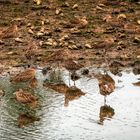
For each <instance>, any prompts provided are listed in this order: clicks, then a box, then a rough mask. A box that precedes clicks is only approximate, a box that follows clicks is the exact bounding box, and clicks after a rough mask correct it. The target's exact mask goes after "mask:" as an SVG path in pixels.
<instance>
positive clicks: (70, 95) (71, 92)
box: [1, 50, 115, 127]
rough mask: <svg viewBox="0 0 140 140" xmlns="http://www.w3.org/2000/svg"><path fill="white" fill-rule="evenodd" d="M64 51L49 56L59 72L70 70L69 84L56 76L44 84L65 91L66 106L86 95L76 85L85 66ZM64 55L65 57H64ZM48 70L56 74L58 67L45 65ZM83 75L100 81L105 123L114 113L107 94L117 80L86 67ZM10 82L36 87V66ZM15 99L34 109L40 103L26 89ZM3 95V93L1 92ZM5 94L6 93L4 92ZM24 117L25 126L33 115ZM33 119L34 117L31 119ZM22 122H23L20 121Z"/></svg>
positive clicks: (24, 115)
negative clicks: (78, 71) (78, 72)
mask: <svg viewBox="0 0 140 140" xmlns="http://www.w3.org/2000/svg"><path fill="white" fill-rule="evenodd" d="M64 53H65V54H67V52H65V51H63V52H62V50H61V51H60V50H58V51H56V52H54V53H53V54H52V55H51V57H50V58H48V63H50V62H51V63H56V62H57V64H58V65H57V68H58V70H57V72H60V70H61V68H62V67H63V68H65V69H66V70H68V71H69V86H68V85H67V84H66V83H65V82H63V81H62V79H61V78H60V79H59V77H57V78H58V79H57V78H56V80H54V81H50V80H48V79H46V80H45V81H44V82H43V86H44V87H47V88H50V89H52V90H54V91H56V92H58V93H63V94H64V96H65V101H64V106H68V104H69V101H71V100H74V99H77V98H79V97H81V96H83V95H85V93H84V92H82V91H81V90H80V89H79V88H77V87H76V85H75V84H76V83H75V81H76V80H78V79H79V78H80V76H79V75H78V74H77V73H76V71H77V70H80V69H81V68H83V67H84V66H83V65H81V64H79V63H78V62H76V61H74V60H73V59H72V58H68V59H66V57H68V55H66V57H65V56H64ZM62 56H63V57H62ZM56 60H58V61H56ZM48 71H52V72H54V73H55V74H56V69H55V70H52V68H50V67H45V68H43V69H42V74H47V73H48ZM81 75H84V76H87V77H88V78H89V77H90V78H91V77H92V78H93V76H94V78H96V79H97V80H98V83H99V91H100V94H101V95H103V96H104V106H102V107H101V109H100V121H99V122H100V124H103V121H104V118H105V117H107V116H108V117H110V118H111V117H112V116H113V115H114V109H112V108H111V107H110V106H108V105H106V96H107V95H109V94H111V93H112V92H113V91H114V89H115V81H114V80H113V79H112V77H111V76H110V75H109V74H107V72H106V73H104V74H101V73H98V74H92V76H90V75H89V70H88V69H86V68H84V69H83V70H82V72H81ZM70 78H71V80H73V81H74V86H71V85H70ZM10 82H11V83H12V84H18V83H26V84H27V85H28V87H29V88H36V87H37V85H38V80H37V78H36V68H26V69H24V71H22V72H19V73H18V74H16V75H14V76H10ZM13 94H14V96H15V99H16V100H17V102H19V103H21V104H25V105H27V106H29V108H31V109H34V108H36V107H37V105H38V99H37V97H35V96H34V95H33V94H32V93H30V92H27V91H24V90H23V89H21V88H20V89H17V90H16V91H15V92H14V93H13ZM1 95H2V94H1ZM3 95H4V94H3ZM22 116H23V120H22V119H21V118H22V117H19V119H18V120H20V121H19V127H23V126H24V123H25V122H26V121H24V119H25V120H26V119H27V120H28V119H29V118H30V119H31V116H29V115H26V114H22ZM31 120H32V119H31ZM20 122H22V123H20Z"/></svg>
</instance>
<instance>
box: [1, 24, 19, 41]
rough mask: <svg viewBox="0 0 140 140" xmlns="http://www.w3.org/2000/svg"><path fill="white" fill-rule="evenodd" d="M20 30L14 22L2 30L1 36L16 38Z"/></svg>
mask: <svg viewBox="0 0 140 140" xmlns="http://www.w3.org/2000/svg"><path fill="white" fill-rule="evenodd" d="M17 32H18V27H17V25H16V24H12V25H11V26H10V27H8V28H6V29H5V30H3V31H1V32H0V38H1V39H5V38H14V37H16V35H17Z"/></svg>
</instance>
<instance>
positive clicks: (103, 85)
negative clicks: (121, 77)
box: [94, 74, 115, 103]
mask: <svg viewBox="0 0 140 140" xmlns="http://www.w3.org/2000/svg"><path fill="white" fill-rule="evenodd" d="M94 76H95V78H97V79H98V82H99V90H100V94H101V95H103V96H104V103H106V96H107V95H110V94H111V93H112V92H113V91H114V89H115V81H114V80H113V78H112V77H111V76H110V75H108V74H97V75H94Z"/></svg>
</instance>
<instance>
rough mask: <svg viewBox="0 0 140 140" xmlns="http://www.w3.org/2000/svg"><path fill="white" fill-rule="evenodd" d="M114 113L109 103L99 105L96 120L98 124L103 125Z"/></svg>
mask: <svg viewBox="0 0 140 140" xmlns="http://www.w3.org/2000/svg"><path fill="white" fill-rule="evenodd" d="M114 115H115V111H114V109H113V108H112V107H110V106H109V105H104V106H101V107H100V113H99V118H100V120H99V121H98V124H100V125H103V124H104V121H105V120H106V119H108V118H112V117H113V116H114Z"/></svg>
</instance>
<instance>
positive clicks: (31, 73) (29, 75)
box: [10, 68, 35, 83]
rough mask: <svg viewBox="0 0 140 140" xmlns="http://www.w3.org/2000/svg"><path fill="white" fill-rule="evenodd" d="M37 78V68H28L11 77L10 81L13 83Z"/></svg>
mask: <svg viewBox="0 0 140 140" xmlns="http://www.w3.org/2000/svg"><path fill="white" fill-rule="evenodd" d="M34 78H35V69H32V68H28V69H26V70H25V71H23V72H21V73H19V74H17V75H15V76H14V77H11V79H10V81H11V82H13V83H18V82H28V81H30V80H31V79H34Z"/></svg>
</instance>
